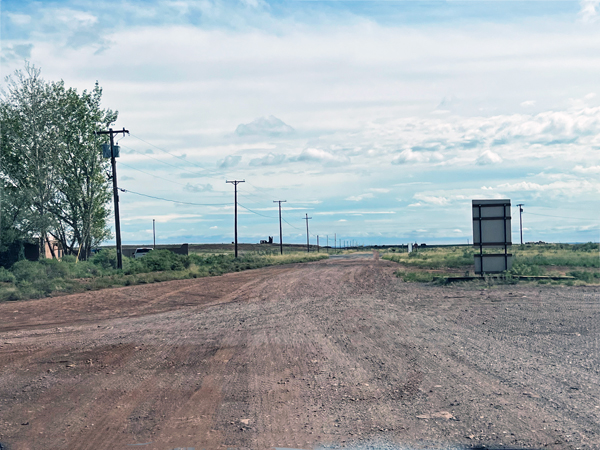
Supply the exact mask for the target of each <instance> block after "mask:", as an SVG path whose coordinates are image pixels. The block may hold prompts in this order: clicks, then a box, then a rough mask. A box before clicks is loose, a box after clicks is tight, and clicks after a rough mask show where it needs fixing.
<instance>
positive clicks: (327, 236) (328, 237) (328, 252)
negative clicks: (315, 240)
mask: <svg viewBox="0 0 600 450" xmlns="http://www.w3.org/2000/svg"><path fill="white" fill-rule="evenodd" d="M326 248H327V253H329V235H327V247H326Z"/></svg>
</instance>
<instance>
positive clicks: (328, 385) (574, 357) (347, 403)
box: [0, 254, 600, 450]
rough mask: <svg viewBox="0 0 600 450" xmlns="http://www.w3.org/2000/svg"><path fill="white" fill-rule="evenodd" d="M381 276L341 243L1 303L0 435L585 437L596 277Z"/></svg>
mask: <svg viewBox="0 0 600 450" xmlns="http://www.w3.org/2000/svg"><path fill="white" fill-rule="evenodd" d="M396 269H397V264H395V263H393V262H390V261H382V260H378V259H376V258H373V256H372V255H364V254H363V255H360V254H351V255H344V256H334V257H332V258H330V259H328V260H324V261H319V262H312V263H306V264H295V265H287V266H273V267H267V268H263V269H258V270H248V271H244V272H239V273H230V274H226V275H223V276H219V277H207V278H198V279H187V280H180V281H171V282H165V283H160V284H156V285H151V286H150V285H141V286H129V287H122V288H117V289H107V290H102V291H95V292H87V293H83V294H75V295H69V296H63V297H59V298H43V299H37V300H27V301H22V302H18V303H14V302H10V303H8V302H5V303H2V304H0V317H2V318H3V319H2V322H1V323H0V443H1V446H2V448H3V450H4V448H8V449H10V450H29V449H31V450H33V449H35V450H38V449H104V448H107V449H108V448H110V449H127V448H143V449H156V450H170V449H174V448H182V447H183V448H190V447H193V448H196V449H218V448H221V449H227V448H230V449H261V450H262V449H270V448H273V447H279V448H282V447H284V448H303V449H309V448H337V446H341V447H350V446H352V445H353V447H352V448H366V447H364V446H363V447H361V445H366V444H367V443H373V442H377V443H379V446H378V448H385V449H391V448H395V446H398V448H399V446H400V445H402V446H404V445H411V446H412V447H413V448H480V449H481V448H507V447H508V446H513V447H520V448H540V449H541V448H544V449H573V450H574V449H577V448H581V449H597V448H600V409H599V408H598V405H599V404H600V391H598V386H599V385H600V371H599V369H598V368H599V367H600V352H599V351H598V333H599V331H600V329H599V323H600V322H599V319H600V302H598V299H599V295H600V286H597V285H590V286H573V287H567V286H536V285H528V284H525V285H517V286H495V287H493V288H492V289H486V287H485V286H484V285H482V284H471V285H466V286H433V285H423V284H415V283H405V282H403V281H402V280H401V279H400V278H397V277H396V276H394V272H395V270H396ZM132 446H135V447H132Z"/></svg>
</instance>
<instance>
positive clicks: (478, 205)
mask: <svg viewBox="0 0 600 450" xmlns="http://www.w3.org/2000/svg"><path fill="white" fill-rule="evenodd" d="M491 208H497V209H498V208H502V214H499V215H498V214H497V213H496V214H493V211H492V214H485V211H486V210H487V211H490V210H491ZM507 209H508V212H507ZM472 214H473V247H475V248H479V254H478V255H474V259H475V260H477V259H479V270H477V266H478V265H477V264H476V263H475V273H476V274H481V275H482V276H483V275H484V274H486V273H502V272H505V271H507V270H509V269H510V268H511V266H512V254H510V253H508V247H509V246H511V245H512V234H511V219H512V216H511V203H510V199H494V200H473V202H472ZM484 223H487V224H489V226H488V227H486V228H487V231H486V232H485V233H484ZM494 228H495V229H494ZM498 229H500V230H501V231H502V238H500V236H499V231H498ZM484 247H502V248H503V250H504V252H503V253H500V254H498V253H496V254H484V253H483V248H484ZM499 257H503V262H504V264H503V268H502V269H500V268H499V267H497V261H498V258H499ZM486 259H487V260H488V265H489V264H491V263H492V261H494V263H493V264H491V265H493V266H495V267H493V268H491V269H488V270H485V261H486Z"/></svg>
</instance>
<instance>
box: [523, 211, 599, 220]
mask: <svg viewBox="0 0 600 450" xmlns="http://www.w3.org/2000/svg"><path fill="white" fill-rule="evenodd" d="M523 212H525V211H523ZM526 214H531V215H533V216H542V217H554V218H555V219H576V220H587V221H590V222H592V221H593V222H595V221H597V220H598V219H584V218H582V217H563V216H549V215H548V214H537V213H532V212H527V213H526Z"/></svg>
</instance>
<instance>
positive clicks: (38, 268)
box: [11, 259, 47, 283]
mask: <svg viewBox="0 0 600 450" xmlns="http://www.w3.org/2000/svg"><path fill="white" fill-rule="evenodd" d="M11 272H12V273H13V275H14V276H15V279H16V281H17V283H22V282H31V281H35V280H36V279H40V278H43V279H45V278H47V276H46V271H45V270H44V267H43V266H42V265H41V264H40V263H39V262H38V261H35V262H34V261H28V260H26V259H23V260H21V261H17V262H16V263H14V264H13V265H12V267H11Z"/></svg>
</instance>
